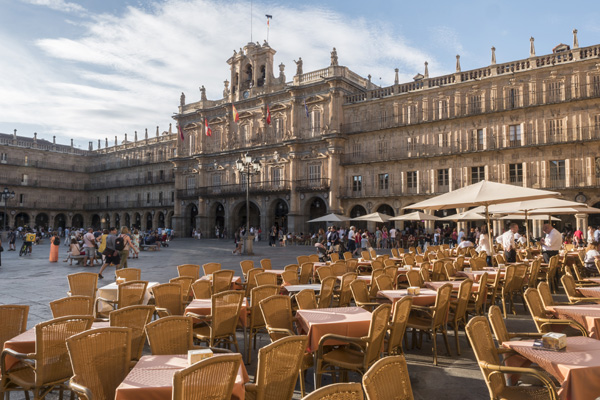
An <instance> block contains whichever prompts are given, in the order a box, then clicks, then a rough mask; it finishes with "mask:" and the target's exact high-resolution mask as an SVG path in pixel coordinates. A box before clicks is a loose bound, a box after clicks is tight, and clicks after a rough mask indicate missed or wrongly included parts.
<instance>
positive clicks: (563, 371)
mask: <svg viewBox="0 0 600 400" xmlns="http://www.w3.org/2000/svg"><path fill="white" fill-rule="evenodd" d="M502 346H504V347H507V348H510V349H513V350H514V351H516V352H517V353H519V354H520V355H521V356H522V357H524V358H525V359H527V361H526V362H525V363H523V359H521V358H520V357H508V358H507V360H506V364H507V365H511V366H519V367H521V366H527V365H529V364H530V362H531V363H536V364H537V365H539V366H540V367H541V368H543V369H544V370H545V371H546V372H548V373H550V374H551V375H552V376H553V377H554V378H556V379H557V380H558V381H559V382H560V383H561V388H560V389H559V391H558V393H559V395H560V397H561V398H562V399H563V400H586V399H591V400H593V399H595V398H596V397H598V394H600V379H598V377H599V376H600V341H599V340H596V339H592V338H587V337H582V336H573V337H568V338H567V347H566V350H564V351H552V350H544V349H540V348H533V341H530V340H516V341H505V342H504V343H502ZM517 364H519V365H517Z"/></svg>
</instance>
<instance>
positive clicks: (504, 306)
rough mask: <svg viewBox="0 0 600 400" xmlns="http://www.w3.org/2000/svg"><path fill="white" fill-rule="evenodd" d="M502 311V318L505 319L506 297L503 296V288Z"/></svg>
mask: <svg viewBox="0 0 600 400" xmlns="http://www.w3.org/2000/svg"><path fill="white" fill-rule="evenodd" d="M502 311H504V319H506V299H505V298H504V289H502Z"/></svg>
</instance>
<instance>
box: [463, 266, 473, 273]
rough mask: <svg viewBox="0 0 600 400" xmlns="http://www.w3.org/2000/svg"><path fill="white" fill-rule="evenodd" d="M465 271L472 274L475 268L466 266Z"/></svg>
mask: <svg viewBox="0 0 600 400" xmlns="http://www.w3.org/2000/svg"><path fill="white" fill-rule="evenodd" d="M463 271H465V272H466V273H467V274H470V273H471V272H473V268H471V267H466V268H465V269H464V270H463Z"/></svg>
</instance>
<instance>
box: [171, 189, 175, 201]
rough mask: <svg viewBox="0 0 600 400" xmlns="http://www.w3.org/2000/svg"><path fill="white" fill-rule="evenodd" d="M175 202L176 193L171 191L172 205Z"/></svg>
mask: <svg viewBox="0 0 600 400" xmlns="http://www.w3.org/2000/svg"><path fill="white" fill-rule="evenodd" d="M174 202H175V191H171V203H174Z"/></svg>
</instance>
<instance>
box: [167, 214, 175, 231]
mask: <svg viewBox="0 0 600 400" xmlns="http://www.w3.org/2000/svg"><path fill="white" fill-rule="evenodd" d="M174 214H175V212H174V211H169V212H168V213H167V220H166V224H167V228H173V215H174Z"/></svg>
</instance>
